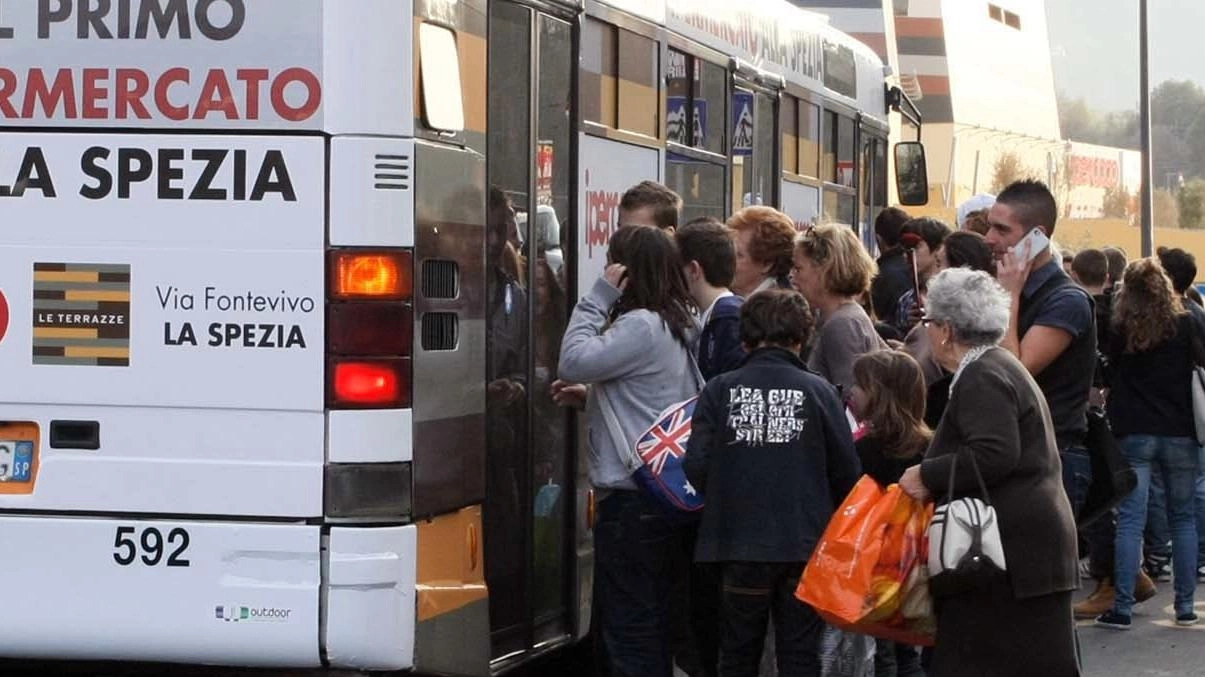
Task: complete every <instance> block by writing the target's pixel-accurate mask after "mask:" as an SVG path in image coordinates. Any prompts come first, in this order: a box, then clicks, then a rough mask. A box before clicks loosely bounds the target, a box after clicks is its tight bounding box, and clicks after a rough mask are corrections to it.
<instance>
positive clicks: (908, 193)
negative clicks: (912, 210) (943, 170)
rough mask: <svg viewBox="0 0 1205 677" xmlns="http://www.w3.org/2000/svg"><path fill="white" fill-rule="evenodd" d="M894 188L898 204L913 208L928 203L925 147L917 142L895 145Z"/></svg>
mask: <svg viewBox="0 0 1205 677" xmlns="http://www.w3.org/2000/svg"><path fill="white" fill-rule="evenodd" d="M895 187H896V190H897V192H898V193H899V198H900V204H902V205H904V206H905V207H915V206H919V205H924V204H927V203H928V202H929V171H928V168H927V167H926V165H925V147H924V145H922V144H921V142H919V141H903V142H900V143H897V144H895Z"/></svg>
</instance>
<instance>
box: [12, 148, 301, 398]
mask: <svg viewBox="0 0 1205 677" xmlns="http://www.w3.org/2000/svg"><path fill="white" fill-rule="evenodd" d="M324 154H325V149H324V143H323V140H322V139H321V138H316V137H315V138H291V137H233V136H192V135H189V136H182V135H116V134H98V135H87V136H85V135H75V134H70V135H68V134H63V135H44V134H32V133H27V134H21V133H18V134H4V135H0V203H2V204H3V205H4V210H5V212H4V213H5V217H6V218H5V225H6V228H7V237H6V243H7V245H5V246H0V261H3V262H4V265H3V266H2V267H0V290H3V293H4V295H5V297H6V298H7V300H8V304H9V306H10V307H11V315H12V318H13V319H12V321H11V323H10V325H11V326H10V327H9V330H8V332H7V335H6V336H5V337H4V340H3V341H2V342H0V365H3V369H4V371H5V372H6V373H7V374H9V376H10V378H13V379H16V380H19V381H20V382H21V383H23V386H22V393H21V398H22V401H25V402H30V403H46V404H51V403H59V402H62V401H64V398H68V397H69V398H71V400H72V401H76V402H92V403H98V404H108V405H118V406H180V407H222V408H238V407H243V408H251V409H261V408H262V409H276V410H310V411H313V410H321V409H322V406H323V370H322V366H321V365H322V356H323V354H324V352H325V349H324V336H323V327H324V318H323V313H324V299H325V292H324V288H323V276H322V274H321V271H322V270H323V249H324V235H325V229H324V211H323V205H324V201H325V187H324V177H323V168H324V161H323V160H324ZM13 245H19V246H13ZM48 367H54V368H53V369H48Z"/></svg>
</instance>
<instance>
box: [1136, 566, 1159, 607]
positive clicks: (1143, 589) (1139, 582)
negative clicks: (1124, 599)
mask: <svg viewBox="0 0 1205 677" xmlns="http://www.w3.org/2000/svg"><path fill="white" fill-rule="evenodd" d="M1158 592H1159V589H1158V588H1156V587H1155V582H1154V581H1152V580H1151V577H1150V576H1147V575H1146V572H1145V571H1142V570H1139V571H1138V577H1137V578H1136V579H1135V580H1134V601H1135V602H1145V601H1147V600H1148V599H1150V598H1152V597H1154V596H1155V594H1156V593H1158Z"/></svg>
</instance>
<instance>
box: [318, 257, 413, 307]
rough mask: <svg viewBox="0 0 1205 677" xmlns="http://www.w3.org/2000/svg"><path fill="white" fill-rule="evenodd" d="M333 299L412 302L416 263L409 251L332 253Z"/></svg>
mask: <svg viewBox="0 0 1205 677" xmlns="http://www.w3.org/2000/svg"><path fill="white" fill-rule="evenodd" d="M331 259H332V260H331V296H332V297H334V298H336V299H365V298H370V299H394V300H396V299H409V298H410V297H411V295H412V294H413V291H414V260H413V258H412V256H411V254H410V252H408V251H393V252H363V251H335V252H332V253H331Z"/></svg>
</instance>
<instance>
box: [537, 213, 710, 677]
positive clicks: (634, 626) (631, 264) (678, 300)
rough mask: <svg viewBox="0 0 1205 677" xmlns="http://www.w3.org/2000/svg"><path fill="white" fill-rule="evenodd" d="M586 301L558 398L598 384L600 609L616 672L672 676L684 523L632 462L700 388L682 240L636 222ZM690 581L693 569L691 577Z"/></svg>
mask: <svg viewBox="0 0 1205 677" xmlns="http://www.w3.org/2000/svg"><path fill="white" fill-rule="evenodd" d="M607 261H608V265H607V268H606V271H605V272H604V273H603V275H602V276H601V277H600V278H599V279H598V281H597V282H595V284H594V287H593V288H592V289H591V290H590V292H589V293H588V294H587V295H586V296H585V297H584V298H582V300H581V301H579V302H578V304H577V306H576V307H575V308H574V309H573V315H572V317H571V318H570V320H569V327H568V329H567V330H566V332H565V338H564V340H563V341H562V343H561V355H560V365H559V369H558V372H559V373H558V376H559V377H560V378H561V379H563V381H558V382H557V383H555V384H554V385H553V392H554V395H555V396H556V397H557V399H558V401H559V402H564V401H566V400H567V399H569V396H568V394H569V393H571V391H573V390H575V386H570V385H568V384H567V383H566V382H572V383H574V384H588V385H589V386H590V392H589V396H588V398H587V401H586V415H587V418H588V421H589V424H588V433H587V437H588V444H587V449H588V452H587V453H588V459H587V461H588V466H589V471H590V481H591V483H592V484H593V485H594V487H595V489H596V491H597V494H598V496H600V497H601V500H599V502H598V510H597V520H596V522H595V525H594V551H595V563H596V566H595V582H596V587H595V594H596V597H595V601H596V603H597V604H598V608H599V618H600V623H599V625H600V629H601V636H602V641H603V643H604V645H605V647H606V653H607V655H608V657H609V659H610V662H611V668H612V670H611V672H612V674H613V675H616V676H617V677H619V676H631V677H669V676H670V674H671V673H672V663H671V660H670V650H669V642H670V637H669V628H670V625H671V624H670V622H669V598H670V585H671V583H672V579H673V562H674V558H675V555H674V553H675V548H677V547H679V546H678V545H677V544H678V542H679V537H680V529H681V528H682V526H681V524H680V522H678V521H676V520H674V519H672V518H670V516H668V515H667V514H666V513H665V512H664V511H663V510H662V509H661V508H660V507H659V506H658V505H657V504H655V503H654V502H653V500H652V499H651V498H650V497H648V496H646V495H644V494H643V493H641V492H640V491H639V489H638V487H637V486H636V484H635V483H634V482H633V481H632V479H631V476H630V473H629V471H628V468H627V466H625V464H624V463H623V461H622V460H621V459H622V458H623V455H624V454H625V453H627V450H630V449H631V448H632V446H633V445H634V444H635V442H636V440H637V438H638V437H639V436H640V435H642V434H643V433H644V431H645V430H647V429H648V427H649V426H650V425H651V424H652V423H653V421H654V420H655V419H656V418H657V415H658V414H660V413H661V412H662V411H664V410H665V409H667V408H668V407H670V406H671V405H673V404H676V403H678V402H682V401H684V400H686V399H688V398H690V397H691V396H693V395H695V394H697V393H698V391H699V389H700V388H701V385H702V384H701V383H699V378H698V376H697V373H696V371H697V370H696V369H695V367H694V363H693V361H692V359H691V357H690V355H689V350H690V347H691V346H692V344H693V341H694V338H695V334H696V332H697V328H696V324H695V320H694V315H693V310H694V308H693V302H692V301H691V297H690V293H689V291H688V289H687V283H686V278H685V275H684V274H683V272H682V264H681V262H680V261H679V256H678V250H677V247H676V246H675V245H674V241H673V239H672V238H671V237H670V236H669V235H668V234H666V233H665V232H664V231H661V230H659V229H657V228H651V227H645V226H625V227H623V228H620V229H619V230H617V231H616V232H615V234H614V235H612V236H611V241H610V246H609V250H608V253H607ZM683 573H684V572H683Z"/></svg>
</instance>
